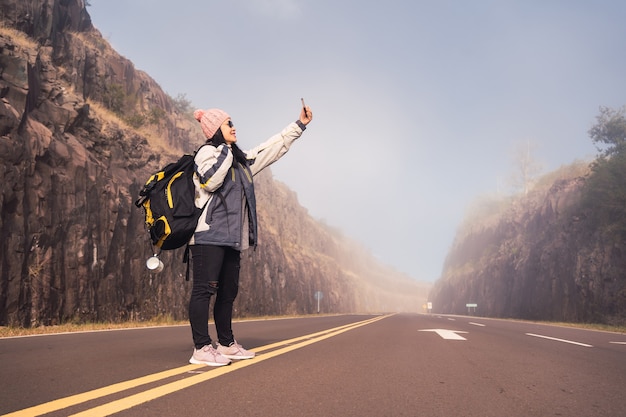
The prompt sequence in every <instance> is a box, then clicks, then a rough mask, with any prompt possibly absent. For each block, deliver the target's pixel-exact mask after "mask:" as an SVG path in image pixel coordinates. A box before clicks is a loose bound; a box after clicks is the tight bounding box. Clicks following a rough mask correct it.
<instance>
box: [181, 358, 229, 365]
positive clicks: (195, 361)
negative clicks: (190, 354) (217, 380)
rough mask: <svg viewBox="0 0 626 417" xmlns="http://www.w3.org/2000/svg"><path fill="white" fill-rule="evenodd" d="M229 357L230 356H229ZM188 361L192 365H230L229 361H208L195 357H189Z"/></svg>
mask: <svg viewBox="0 0 626 417" xmlns="http://www.w3.org/2000/svg"><path fill="white" fill-rule="evenodd" d="M229 359H230V358H229ZM189 363H191V364H194V365H208V366H224V365H230V362H209V361H199V360H197V359H194V358H191V359H189Z"/></svg>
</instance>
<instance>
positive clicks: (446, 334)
mask: <svg viewBox="0 0 626 417" xmlns="http://www.w3.org/2000/svg"><path fill="white" fill-rule="evenodd" d="M418 331H420V332H435V333H437V334H438V335H439V336H441V338H442V339H447V340H467V339H466V338H464V337H463V336H459V335H458V334H457V333H467V332H462V331H460V330H445V329H424V330H418Z"/></svg>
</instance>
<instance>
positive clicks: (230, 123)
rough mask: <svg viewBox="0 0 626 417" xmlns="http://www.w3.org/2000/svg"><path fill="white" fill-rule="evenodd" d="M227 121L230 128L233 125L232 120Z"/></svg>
mask: <svg viewBox="0 0 626 417" xmlns="http://www.w3.org/2000/svg"><path fill="white" fill-rule="evenodd" d="M227 123H228V127H230V128H232V127H233V126H235V125H234V124H233V121H232V120H229V121H228V122H227Z"/></svg>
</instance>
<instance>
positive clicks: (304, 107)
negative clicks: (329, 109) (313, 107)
mask: <svg viewBox="0 0 626 417" xmlns="http://www.w3.org/2000/svg"><path fill="white" fill-rule="evenodd" d="M300 101H301V102H302V109H303V110H304V115H305V116H306V117H309V114H308V113H307V112H306V105H305V104H304V98H300Z"/></svg>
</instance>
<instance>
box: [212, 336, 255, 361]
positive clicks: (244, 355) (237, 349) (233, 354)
mask: <svg viewBox="0 0 626 417" xmlns="http://www.w3.org/2000/svg"><path fill="white" fill-rule="evenodd" d="M217 352H218V353H220V354H221V355H222V356H225V357H227V358H228V359H252V358H254V355H255V353H254V352H252V351H249V350H245V349H244V348H243V346H241V345H240V344H239V343H237V341H236V340H235V341H234V342H233V343H231V344H230V346H222V345H220V344H219V343H218V344H217Z"/></svg>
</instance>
